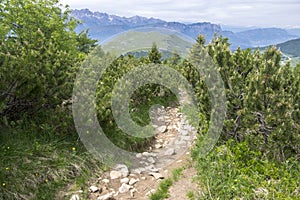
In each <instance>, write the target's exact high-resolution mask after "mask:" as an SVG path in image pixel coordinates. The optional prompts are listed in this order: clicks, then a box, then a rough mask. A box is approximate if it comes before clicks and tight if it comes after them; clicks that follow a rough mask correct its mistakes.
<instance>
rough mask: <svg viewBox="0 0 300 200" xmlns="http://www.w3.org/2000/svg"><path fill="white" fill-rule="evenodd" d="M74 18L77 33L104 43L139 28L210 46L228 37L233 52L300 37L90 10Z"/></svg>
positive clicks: (76, 13)
mask: <svg viewBox="0 0 300 200" xmlns="http://www.w3.org/2000/svg"><path fill="white" fill-rule="evenodd" d="M71 15H72V16H73V17H74V18H76V19H78V20H80V21H82V24H81V25H79V26H78V28H77V31H78V32H80V31H83V30H86V29H89V30H90V32H89V33H90V36H91V37H92V38H94V39H97V40H99V41H100V43H101V42H103V41H106V40H107V39H109V38H111V37H113V36H114V35H117V34H120V33H122V32H126V31H128V30H132V29H136V28H163V29H169V30H172V31H175V32H178V33H181V34H184V35H186V36H188V37H190V38H192V39H195V38H196V37H197V36H198V35H199V34H202V35H204V36H205V38H206V41H207V42H209V41H210V40H211V39H212V38H213V37H214V36H215V34H217V35H222V36H223V37H228V38H229V42H230V43H231V48H232V49H236V48H237V47H241V48H252V47H262V46H267V45H272V44H274V45H275V44H277V43H282V42H286V41H288V40H292V39H297V38H299V36H297V35H292V34H291V33H290V32H289V31H287V30H285V29H281V28H255V29H250V30H244V31H240V32H233V31H230V30H222V27H221V25H218V24H213V23H210V22H196V23H181V22H167V21H164V20H161V19H156V18H153V17H151V18H147V17H142V16H137V15H136V16H132V17H121V16H118V15H110V14H107V13H102V12H99V11H95V12H93V11H90V10H89V9H80V10H78V9H75V10H72V13H71Z"/></svg>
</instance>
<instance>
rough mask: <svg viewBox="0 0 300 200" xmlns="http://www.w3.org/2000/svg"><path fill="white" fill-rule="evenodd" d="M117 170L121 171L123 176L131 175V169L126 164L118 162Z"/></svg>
mask: <svg viewBox="0 0 300 200" xmlns="http://www.w3.org/2000/svg"><path fill="white" fill-rule="evenodd" d="M115 170H117V171H119V172H120V173H121V174H122V176H123V177H127V176H128V175H129V170H128V167H127V166H126V165H122V164H118V165H117V166H116V167H115Z"/></svg>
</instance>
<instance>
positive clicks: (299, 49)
mask: <svg viewBox="0 0 300 200" xmlns="http://www.w3.org/2000/svg"><path fill="white" fill-rule="evenodd" d="M276 47H277V48H280V50H281V51H282V53H284V54H288V55H291V56H295V57H299V56H300V38H298V39H295V40H289V41H287V42H284V43H280V44H277V45H276Z"/></svg>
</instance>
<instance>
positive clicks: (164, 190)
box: [150, 178, 173, 200]
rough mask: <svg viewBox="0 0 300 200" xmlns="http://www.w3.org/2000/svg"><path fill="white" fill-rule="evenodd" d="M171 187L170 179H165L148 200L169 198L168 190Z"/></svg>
mask: <svg viewBox="0 0 300 200" xmlns="http://www.w3.org/2000/svg"><path fill="white" fill-rule="evenodd" d="M172 185H173V181H172V179H171V178H168V179H165V180H163V181H161V182H160V183H159V186H158V189H157V191H156V192H155V193H153V194H151V196H150V200H162V199H165V198H168V197H169V194H168V192H169V188H170V187H171V186H172Z"/></svg>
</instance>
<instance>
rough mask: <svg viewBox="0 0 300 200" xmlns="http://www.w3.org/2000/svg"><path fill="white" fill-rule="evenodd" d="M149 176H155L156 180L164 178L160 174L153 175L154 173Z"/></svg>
mask: <svg viewBox="0 0 300 200" xmlns="http://www.w3.org/2000/svg"><path fill="white" fill-rule="evenodd" d="M149 175H151V176H153V177H154V178H155V179H156V180H157V179H163V178H164V176H163V175H162V174H160V173H153V172H152V173H149Z"/></svg>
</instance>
